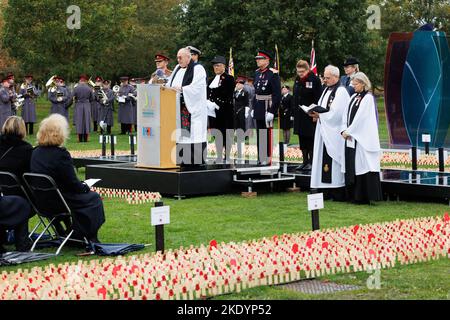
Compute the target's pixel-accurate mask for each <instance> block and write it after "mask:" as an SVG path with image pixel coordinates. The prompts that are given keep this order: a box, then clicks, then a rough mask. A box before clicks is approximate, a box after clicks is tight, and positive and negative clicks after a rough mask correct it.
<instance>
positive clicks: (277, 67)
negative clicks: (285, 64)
mask: <svg viewBox="0 0 450 320" xmlns="http://www.w3.org/2000/svg"><path fill="white" fill-rule="evenodd" d="M273 68H274V69H275V70H277V71H278V72H279V71H280V54H279V53H278V46H277V45H275V59H274V63H273Z"/></svg>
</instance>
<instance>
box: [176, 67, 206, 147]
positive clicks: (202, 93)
mask: <svg viewBox="0 0 450 320" xmlns="http://www.w3.org/2000/svg"><path fill="white" fill-rule="evenodd" d="M178 67H179V66H177V67H176V68H175V70H176V69H177V68H178ZM185 73H186V68H180V70H179V71H178V72H177V73H176V74H175V72H173V73H172V75H171V77H170V78H169V81H168V84H169V85H170V83H172V85H171V86H172V87H181V86H182V83H183V78H184V75H185ZM172 78H173V81H172ZM205 79H206V71H205V68H203V66H202V65H200V64H196V65H195V66H194V76H193V79H192V83H191V84H190V85H187V86H184V87H183V97H184V102H185V104H186V108H187V109H188V111H189V113H190V114H191V134H190V137H184V136H182V135H181V129H177V135H176V136H177V143H203V142H206V140H207V132H208V108H207V99H206V81H205Z"/></svg>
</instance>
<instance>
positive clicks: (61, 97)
mask: <svg viewBox="0 0 450 320" xmlns="http://www.w3.org/2000/svg"><path fill="white" fill-rule="evenodd" d="M63 80H64V79H63V78H62V77H59V76H58V77H56V78H55V84H56V90H49V91H48V100H50V102H51V104H52V105H51V109H50V113H58V114H60V115H62V116H64V117H66V118H67V121H69V107H70V106H71V102H70V100H71V99H72V97H71V95H70V93H69V90H68V89H67V88H66V87H65V86H64V85H63V84H64V82H63ZM74 117H75V116H74ZM74 121H75V119H74Z"/></svg>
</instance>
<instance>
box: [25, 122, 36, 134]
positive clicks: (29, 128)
mask: <svg viewBox="0 0 450 320" xmlns="http://www.w3.org/2000/svg"><path fill="white" fill-rule="evenodd" d="M25 126H26V128H27V134H28V135H32V134H33V133H34V131H33V127H34V123H32V122H27V123H25Z"/></svg>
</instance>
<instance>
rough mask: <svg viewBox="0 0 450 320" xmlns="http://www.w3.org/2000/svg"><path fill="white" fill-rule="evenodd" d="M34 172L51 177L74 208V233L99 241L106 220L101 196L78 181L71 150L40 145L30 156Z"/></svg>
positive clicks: (72, 209)
mask: <svg viewBox="0 0 450 320" xmlns="http://www.w3.org/2000/svg"><path fill="white" fill-rule="evenodd" d="M30 167H31V172H33V173H40V174H46V175H49V176H50V177H52V178H53V179H54V180H55V182H56V184H57V186H58V188H59V189H60V191H61V193H62V194H63V196H64V199H65V200H66V202H67V204H68V205H69V208H70V209H71V211H72V218H73V228H74V230H75V232H76V233H77V234H78V235H80V236H84V237H87V238H88V240H96V237H97V232H98V230H99V229H100V227H101V226H102V224H103V223H104V222H105V213H104V210H103V203H102V200H101V198H100V196H99V195H98V194H97V193H95V192H92V191H90V189H89V187H88V186H87V185H86V184H84V183H82V182H81V181H80V180H78V178H77V176H76V174H75V170H74V167H73V162H72V158H71V156H70V154H69V152H68V151H67V150H66V149H65V148H62V147H38V148H36V149H35V150H34V151H33V154H32V156H31V165H30Z"/></svg>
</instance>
